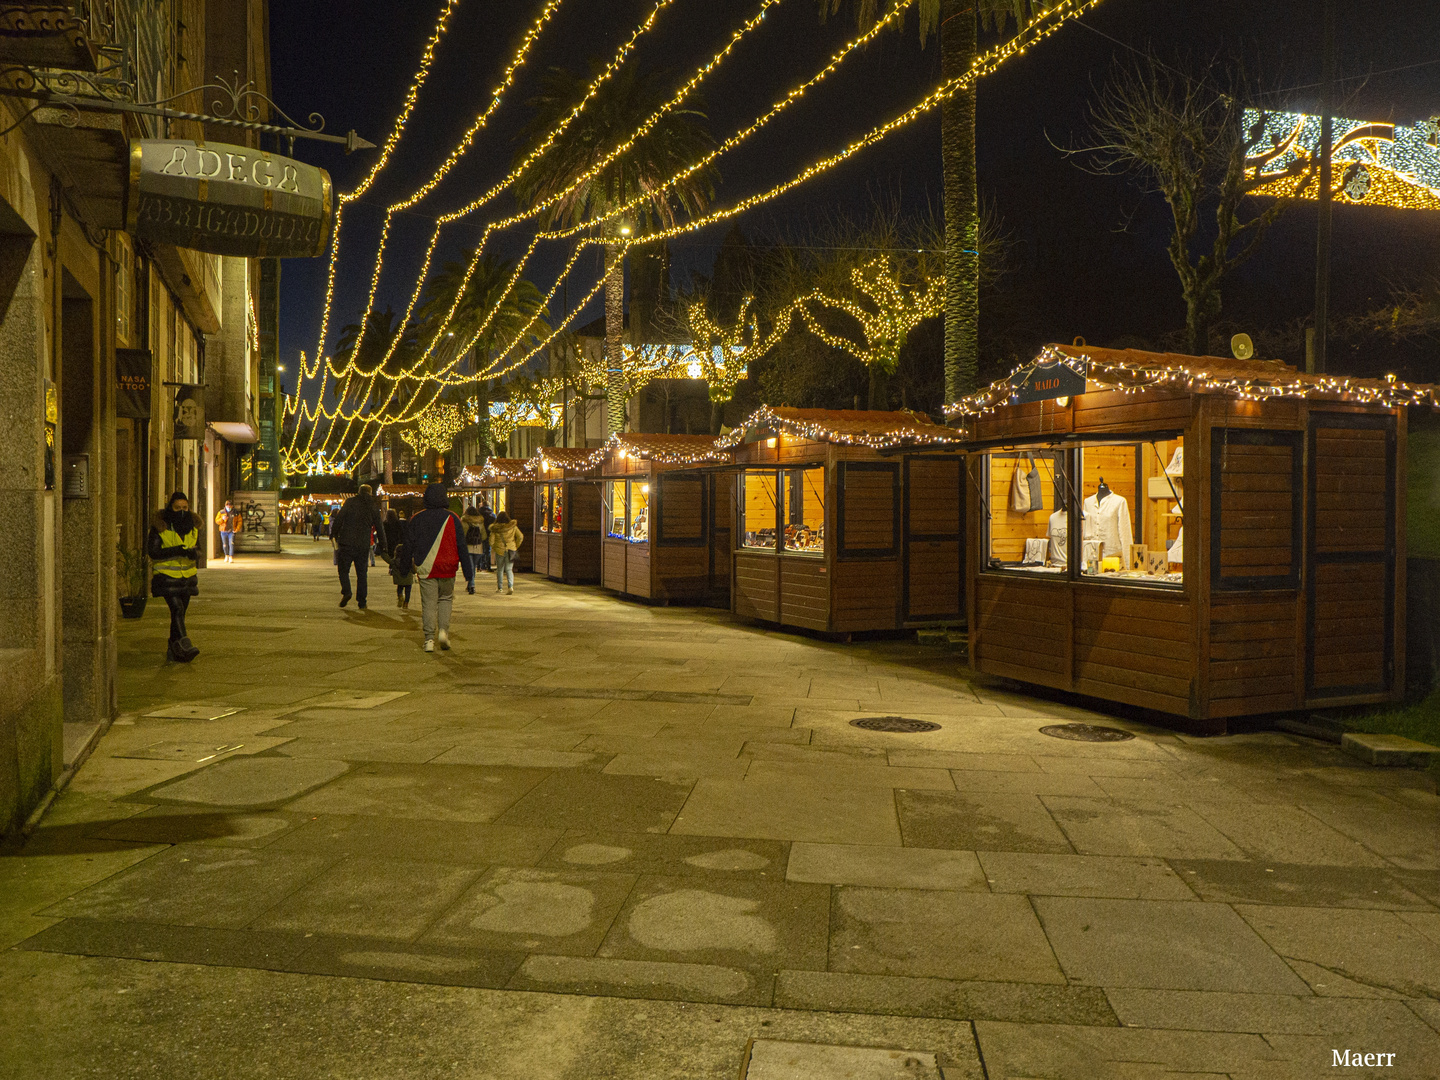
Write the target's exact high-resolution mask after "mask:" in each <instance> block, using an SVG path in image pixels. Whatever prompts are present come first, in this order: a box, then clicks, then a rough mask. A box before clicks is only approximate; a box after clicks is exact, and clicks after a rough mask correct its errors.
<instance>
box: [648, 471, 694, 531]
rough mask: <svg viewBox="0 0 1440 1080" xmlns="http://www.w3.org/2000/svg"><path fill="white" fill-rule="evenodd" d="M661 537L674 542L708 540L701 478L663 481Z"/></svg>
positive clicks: (681, 477)
mask: <svg viewBox="0 0 1440 1080" xmlns="http://www.w3.org/2000/svg"><path fill="white" fill-rule="evenodd" d="M659 487H660V534H659V537H658V539H660V540H668V541H671V542H674V541H680V540H690V541H694V542H696V543H699V542H701V541H703V540H704V539H705V520H704V515H703V510H704V504H705V499H704V495H705V484H704V481H703V480H702V479H701V477H699V476H695V475H691V476H665V475H662V476H661V477H660V479H659Z"/></svg>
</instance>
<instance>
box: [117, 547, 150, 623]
mask: <svg viewBox="0 0 1440 1080" xmlns="http://www.w3.org/2000/svg"><path fill="white" fill-rule="evenodd" d="M115 552H116V554H115V569H116V571H117V576H118V577H119V583H120V614H121V615H122V616H124V617H125V618H127V619H138V618H140V616H141V615H144V614H145V601H146V600H147V599H149V597H147V596H146V595H145V553H144V552H143V551H139V550H137V549H135V548H127V547H122V546H120V545H119V544H117V545H115Z"/></svg>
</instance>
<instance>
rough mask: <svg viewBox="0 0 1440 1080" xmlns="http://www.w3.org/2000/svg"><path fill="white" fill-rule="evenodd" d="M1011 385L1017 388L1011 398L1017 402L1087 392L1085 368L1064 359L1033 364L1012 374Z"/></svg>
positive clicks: (1070, 395)
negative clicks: (1075, 365)
mask: <svg viewBox="0 0 1440 1080" xmlns="http://www.w3.org/2000/svg"><path fill="white" fill-rule="evenodd" d="M1010 385H1011V386H1013V387H1014V388H1015V391H1014V394H1013V396H1012V397H1011V399H1010V400H1011V401H1012V402H1015V403H1023V402H1029V401H1050V400H1051V399H1053V398H1062V397H1074V396H1075V395H1076V394H1083V393H1084V392H1085V370H1084V368H1083V367H1074V366H1072V365H1070V364H1067V363H1066V362H1065V361H1063V360H1056V361H1054V362H1053V363H1048V364H1031V365H1030V366H1028V367H1023V368H1021V369H1020V370H1019V371H1017V372H1015V374H1014V375H1012V376H1010Z"/></svg>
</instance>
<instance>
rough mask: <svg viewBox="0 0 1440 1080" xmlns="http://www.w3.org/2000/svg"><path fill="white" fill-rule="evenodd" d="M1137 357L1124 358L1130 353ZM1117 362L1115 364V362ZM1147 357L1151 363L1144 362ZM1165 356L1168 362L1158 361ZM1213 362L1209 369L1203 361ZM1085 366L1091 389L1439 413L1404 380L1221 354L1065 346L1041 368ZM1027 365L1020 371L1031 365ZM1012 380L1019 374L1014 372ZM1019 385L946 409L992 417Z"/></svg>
mask: <svg viewBox="0 0 1440 1080" xmlns="http://www.w3.org/2000/svg"><path fill="white" fill-rule="evenodd" d="M1130 353H1133V354H1134V358H1133V359H1126V358H1125V357H1126V354H1130ZM1117 357H1118V359H1117ZM1142 357H1143V358H1149V359H1148V360H1147V359H1142ZM1160 359H1163V361H1164V362H1157V360H1160ZM1207 360H1209V361H1211V363H1210V364H1209V365H1206V363H1205V362H1206V361H1207ZM1077 361H1078V362H1080V363H1081V364H1082V365H1083V369H1084V371H1085V375H1086V379H1087V390H1088V391H1096V390H1106V391H1119V392H1121V393H1125V394H1139V393H1144V392H1145V391H1147V390H1181V391H1184V392H1186V393H1191V394H1226V395H1231V396H1234V397H1236V398H1239V399H1240V400H1242V401H1271V400H1275V399H1279V398H1319V399H1324V400H1334V401H1348V402H1356V403H1358V404H1362V405H1382V406H1384V407H1386V408H1397V407H1402V406H1422V407H1426V406H1428V407H1431V408H1440V387H1437V386H1434V385H1432V384H1428V383H1415V384H1412V383H1407V382H1403V381H1401V380H1399V379H1397V378H1396V377H1395V376H1394V375H1387V376H1385V378H1384V379H1361V378H1353V377H1350V376H1345V375H1307V374H1305V373H1304V372H1300V371H1297V370H1296V369H1295V368H1293V367H1290V366H1289V365H1288V364H1283V363H1281V362H1280V361H1278V360H1248V361H1240V360H1226V359H1224V358H1223V357H1218V356H1214V357H1203V356H1184V355H1181V354H1178V353H1170V354H1167V353H1143V352H1138V351H1137V350H1132V349H1124V350H1087V349H1086V348H1084V347H1078V346H1068V345H1046V346H1045V348H1043V349H1042V350H1041V351H1040V354H1039V356H1038V357H1037V358H1036V361H1035V362H1036V363H1043V364H1053V363H1068V364H1070V365H1071V366H1074V365H1075V363H1076V362H1077ZM1029 366H1030V365H1028V364H1022V365H1021V366H1020V367H1017V368H1016V369H1015V371H1016V372H1019V371H1022V370H1024V369H1025V368H1026V367H1029ZM1011 374H1012V375H1013V374H1014V372H1012V373H1011ZM1015 398H1016V388H1015V386H1014V385H1013V384H1012V383H1011V381H1010V380H1009V379H1008V378H1006V379H1000V380H997V381H995V382H993V383H991V384H990V385H989V386H988V387H986V388H985V389H983V390H980V391H977V392H976V393H974V394H971V395H970V396H969V397H965V398H961V399H960V400H959V401H957V402H953V403H952V404H950V405H947V406H945V415H946V417H947V419H950V420H966V419H974V418H977V417H981V416H988V415H990V414H992V413H994V412H995V411H996V410H997V409H1000V408H1004V407H1006V406H1008V405H1013V404H1015Z"/></svg>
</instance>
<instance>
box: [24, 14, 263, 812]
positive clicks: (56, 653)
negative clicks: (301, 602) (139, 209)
mask: <svg viewBox="0 0 1440 1080" xmlns="http://www.w3.org/2000/svg"><path fill="white" fill-rule="evenodd" d="M0 74H3V75H4V76H5V77H4V78H3V79H0V118H3V124H0V127H3V128H4V134H3V135H0V423H3V430H4V437H3V438H0V546H3V549H4V550H5V551H6V552H7V553H8V555H9V559H8V562H9V572H8V573H6V574H4V575H0V582H3V584H0V590H3V603H4V611H5V617H4V618H0V833H3V832H10V831H13V830H14V829H16V828H18V827H20V826H21V825H22V824H23V822H24V821H25V819H26V817H27V815H29V814H30V813H31V811H32V810H33V809H34V808H35V807H36V806H37V805H38V804H39V803H40V802H41V801H42V800H43V799H44V797H45V795H46V794H47V792H48V791H49V790H50V789H51V788H52V787H53V785H54V784H55V782H56V780H57V779H58V778H59V777H60V776H61V774H62V772H63V769H64V767H65V760H64V747H65V745H66V738H65V735H66V732H67V730H68V731H69V732H71V733H73V734H75V735H77V736H80V738H79V739H72V740H70V741H71V742H72V744H73V743H76V742H77V741H78V742H83V741H84V740H83V736H85V735H86V734H88V733H91V732H93V731H96V730H98V729H99V728H100V727H101V726H103V725H104V724H105V723H107V722H108V721H109V720H110V719H112V718H113V717H114V715H115V712H116V709H117V687H116V633H115V631H116V618H117V607H118V605H117V598H118V597H119V596H120V595H122V594H131V593H133V592H135V591H137V584H138V589H139V590H140V591H145V590H146V587H147V586H148V580H143V579H145V577H146V575H145V568H144V565H143V563H141V564H140V567H139V571H138V574H135V575H122V574H120V573H117V557H118V556H119V554H120V553H121V552H135V551H139V550H143V546H144V541H145V534H146V529H147V523H148V520H149V516H150V513H151V511H152V510H154V509H156V508H158V507H159V506H161V505H162V504H163V501H164V499H165V497H166V495H168V493H169V492H171V491H173V490H177V489H178V490H181V491H185V492H186V493H187V494H188V495H189V496H190V498H191V500H192V506H193V508H194V509H195V510H196V511H197V512H198V513H199V514H200V515H201V517H202V519H203V520H205V521H207V522H209V521H212V519H213V514H214V512H215V510H216V509H217V508H218V507H219V506H220V505H223V502H224V500H225V498H226V497H227V495H229V494H231V492H232V490H233V489H236V488H238V487H240V486H242V484H241V481H242V476H244V477H246V478H247V479H248V480H249V483H250V486H252V487H257V488H258V487H261V486H262V485H264V484H265V483H266V481H267V478H268V486H269V487H270V488H272V489H273V488H275V487H276V486H277V485H276V484H275V478H276V477H278V475H279V465H278V458H276V457H275V456H273V455H271V456H270V457H268V458H267V456H266V453H265V451H266V450H267V449H270V450H273V449H274V448H275V446H274V439H275V437H276V435H277V433H278V425H276V423H275V418H276V416H277V415H278V414H277V407H276V404H275V403H276V401H278V396H277V389H278V387H277V386H276V383H275V350H274V329H273V327H274V319H273V317H271V313H270V312H269V311H267V310H266V309H265V307H264V304H263V303H262V300H264V301H266V302H270V303H274V302H276V301H277V296H276V294H277V293H278V264H277V265H275V266H270V267H268V268H267V266H266V263H267V262H269V263H274V262H275V260H273V259H272V260H262V259H258V258H246V257H236V256H230V255H213V254H205V253H202V252H199V251H195V250H191V249H189V248H186V247H180V246H176V245H174V244H170V243H159V242H155V241H153V240H150V241H147V240H143V239H140V238H139V237H138V236H137V235H136V230H135V228H134V223H133V209H132V212H131V214H130V215H128V216H127V206H128V205H131V204H130V196H131V192H130V190H129V184H130V183H131V166H132V146H133V143H132V140H146V139H149V140H155V139H191V140H195V141H196V142H197V143H200V144H203V143H204V142H205V141H206V140H207V139H209V140H211V141H216V142H218V141H223V142H225V143H229V144H245V145H252V146H253V145H256V140H257V139H258V136H256V135H254V134H249V133H245V132H243V131H242V130H241V129H237V128H234V127H229V126H220V125H213V124H212V125H209V130H207V126H206V125H204V124H201V123H199V122H196V121H186V120H178V119H166V118H164V117H161V116H151V115H145V114H143V113H135V112H126V111H119V110H116V109H114V108H111V107H108V106H109V105H111V104H113V103H114V102H117V101H118V102H122V103H129V104H141V105H145V104H147V103H150V102H155V101H160V100H162V99H166V98H169V97H171V96H172V95H175V94H179V93H181V92H182V91H184V90H187V89H191V88H195V87H199V86H201V85H202V84H205V83H214V82H215V81H216V78H217V76H219V77H223V78H224V79H225V81H227V82H230V81H232V80H238V82H240V83H244V82H246V81H249V82H251V83H253V84H254V88H255V89H258V90H260V91H261V92H268V88H269V81H270V73H269V46H268V9H267V5H266V3H265V0H82V2H77V3H73V4H70V5H69V6H68V9H67V7H66V5H63V4H56V3H53V2H51V3H24V2H21V3H4V4H0ZM77 87H78V89H77ZM60 92H63V93H64V94H65V95H66V99H67V100H66V102H65V103H63V104H59V103H55V101H54V95H55V94H56V93H60ZM212 97H213V94H212V93H211V92H206V94H204V95H203V98H204V100H202V95H200V94H198V93H197V94H194V95H191V98H182V99H178V100H177V101H176V102H174V103H172V107H174V108H179V109H186V110H189V111H194V112H201V111H204V110H205V109H207V108H210V107H211V101H210V99H211V98H212ZM192 99H193V100H192ZM77 102H78V103H79V104H76V103H77ZM87 104H93V107H87ZM247 139H248V140H249V142H248V143H247ZM267 283H273V286H274V287H272V288H270V292H269V294H268V296H267V292H266V289H267ZM267 320H268V321H267ZM266 327H268V328H269V332H270V342H269V344H270V349H269V355H268V362H267V358H266V356H265V352H266V350H265V339H264V334H263V332H262V331H263V330H264V329H265V328H266ZM187 388H188V389H187ZM202 417H203V419H202ZM177 420H178V424H177ZM267 420H268V421H269V425H268V427H267V424H266V422H265V421H267ZM196 423H198V424H199V426H198V427H197V426H195V424H196ZM187 425H188V426H187ZM267 435H268V437H269V447H268V448H267V446H266V442H267ZM257 445H258V447H259V451H260V452H259V453H257V452H256V447H257ZM207 531H208V533H209V536H208V538H207V542H206V550H207V553H213V550H214V546H213V545H214V539H215V537H214V529H213V528H211V529H209V530H207ZM129 576H135V577H136V578H137V579H142V580H139V581H138V582H137V583H132V582H130V581H127V580H122V578H124V577H129ZM152 617H154V616H153V613H152ZM157 662H159V658H157ZM68 725H74V727H68Z"/></svg>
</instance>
